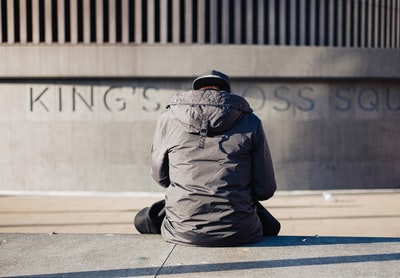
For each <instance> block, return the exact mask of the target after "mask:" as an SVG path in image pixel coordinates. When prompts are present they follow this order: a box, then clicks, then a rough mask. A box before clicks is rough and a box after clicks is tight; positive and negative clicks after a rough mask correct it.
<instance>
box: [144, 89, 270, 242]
mask: <svg viewBox="0 0 400 278" xmlns="http://www.w3.org/2000/svg"><path fill="white" fill-rule="evenodd" d="M151 164H152V176H153V178H154V180H155V181H156V182H157V183H159V184H160V185H161V186H163V187H166V188H167V191H166V193H165V199H166V217H165V219H164V221H163V224H162V227H161V233H162V236H163V237H164V239H165V240H167V241H169V242H173V243H179V244H186V245H199V246H235V245H241V244H247V243H255V242H257V241H258V240H260V239H261V238H262V233H263V232H262V226H261V223H260V220H259V218H258V216H257V214H256V206H255V202H256V201H258V200H266V199H269V198H270V197H272V195H273V194H274V192H275V190H276V182H275V176H274V170H273V166H272V161H271V155H270V151H269V147H268V144H267V140H266V137H265V134H264V130H263V127H262V124H261V121H260V119H259V118H258V117H257V116H256V115H255V114H253V113H252V109H251V108H250V106H249V104H248V102H247V101H246V100H245V99H244V98H242V97H241V96H238V95H234V94H231V93H229V92H225V91H216V90H204V91H201V90H195V91H185V92H180V93H178V94H177V95H175V96H174V97H173V98H172V100H171V101H170V102H169V103H168V105H167V108H166V110H165V111H163V112H162V114H161V115H160V118H159V120H158V123H157V128H156V131H155V134H154V139H153V146H152V163H151Z"/></svg>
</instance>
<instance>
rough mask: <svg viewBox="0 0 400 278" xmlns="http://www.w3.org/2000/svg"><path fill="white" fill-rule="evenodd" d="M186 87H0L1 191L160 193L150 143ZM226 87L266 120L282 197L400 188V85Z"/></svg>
mask: <svg viewBox="0 0 400 278" xmlns="http://www.w3.org/2000/svg"><path fill="white" fill-rule="evenodd" d="M228 73H229V72H228ZM190 86H191V80H189V79H187V80H168V79H148V80H132V81H127V80H124V81H118V80H113V81H96V80H86V81H82V80H75V81H73V80H69V81H65V82H58V83H57V82H56V83H54V82H52V81H50V80H48V81H40V82H31V83H25V82H23V83H19V84H15V83H8V84H4V83H0V134H2V136H0V149H1V150H2V155H1V156H0V166H1V167H0V190H23V191H32V190H33V191H36V190H41V191H48V190H51V191H100V192H104V191H105V192H109V191H145V192H149V191H158V192H160V191H162V190H163V189H162V188H161V187H159V186H158V185H156V184H155V183H154V182H153V181H152V179H151V176H150V173H149V172H150V170H149V169H150V150H151V142H152V136H153V134H154V129H155V125H156V121H157V118H158V116H159V114H160V113H161V112H162V111H163V110H164V107H165V105H166V104H167V103H168V100H169V99H170V97H171V96H172V94H174V93H176V92H177V91H180V90H184V89H188V88H190ZM232 86H233V88H234V92H235V93H237V94H239V95H242V96H244V97H245V98H246V99H247V100H248V101H249V102H250V104H251V106H252V107H253V109H254V112H255V114H256V115H257V116H259V117H260V118H261V120H262V122H263V125H264V128H265V131H266V134H267V138H268V140H269V144H270V149H271V153H272V158H273V161H274V165H275V172H276V177H277V182H278V186H279V189H280V190H309V189H324V190H325V189H354V188H362V189H371V188H399V187H400V184H399V180H400V148H398V142H399V141H400V133H399V132H397V130H398V126H399V119H400V114H399V109H400V97H399V96H400V94H399V92H400V84H399V82H396V81H386V82H382V81H368V82H367V81H358V82H347V81H340V82H339V81H324V82H317V81H307V82H306V81H297V82H294V81H283V80H282V81H273V82H272V81H266V80H233V81H232Z"/></svg>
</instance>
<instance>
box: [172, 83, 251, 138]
mask: <svg viewBox="0 0 400 278" xmlns="http://www.w3.org/2000/svg"><path fill="white" fill-rule="evenodd" d="M167 108H168V109H169V111H170V116H171V117H172V119H173V120H177V121H178V122H180V124H181V125H182V127H183V128H184V129H185V130H186V131H187V132H189V133H194V134H201V133H203V135H204V132H205V133H206V134H210V135H212V134H219V133H222V132H224V131H226V130H229V129H231V128H232V127H233V126H234V125H235V124H236V123H237V122H238V120H240V119H241V117H242V115H243V114H244V113H251V112H253V110H252V109H251V108H250V105H249V103H248V102H247V101H246V100H245V99H244V98H243V97H241V96H238V95H234V94H230V93H229V92H226V91H217V90H191V91H185V92H181V93H178V94H176V95H175V96H174V97H173V98H172V99H171V101H170V102H169V103H168V105H167ZM201 135H202V134H201Z"/></svg>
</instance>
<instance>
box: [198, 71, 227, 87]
mask: <svg viewBox="0 0 400 278" xmlns="http://www.w3.org/2000/svg"><path fill="white" fill-rule="evenodd" d="M192 86H193V90H199V89H201V88H219V89H220V90H223V91H227V92H230V91H231V85H230V81H229V77H228V76H227V75H226V74H224V73H222V72H220V71H217V70H210V71H207V72H205V73H203V74H202V75H200V76H199V77H197V78H196V79H195V80H194V81H193V85H192Z"/></svg>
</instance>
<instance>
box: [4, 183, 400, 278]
mask: <svg viewBox="0 0 400 278" xmlns="http://www.w3.org/2000/svg"><path fill="white" fill-rule="evenodd" d="M399 194H400V192H399V191H398V190H390V191H362V192H360V191H346V192H344V191H330V192H316V191H313V192H308V193H307V194H305V193H304V192H277V194H276V196H275V197H273V198H272V199H271V200H270V201H266V202H263V204H264V205H265V206H266V207H267V208H268V209H269V210H270V211H271V212H272V213H273V214H274V215H275V216H276V217H277V218H278V219H279V220H280V221H281V223H282V230H281V234H280V235H279V236H278V237H275V238H265V239H263V240H262V241H261V242H259V243H258V244H254V245H247V246H239V247H231V248H200V247H187V246H180V245H174V244H170V243H167V242H165V241H164V240H163V239H162V238H161V236H158V235H139V234H138V233H137V231H135V230H134V228H133V225H132V221H133V217H134V215H135V214H136V212H137V211H138V210H139V209H141V208H142V207H144V206H147V205H150V204H152V203H153V202H154V201H156V200H159V199H160V198H162V194H142V195H140V194H138V193H132V194H127V193H126V194H124V195H122V194H120V193H118V194H99V193H95V194H88V193H86V194H82V195H79V196H78V195H76V194H75V193H71V194H70V196H60V193H59V192H55V193H54V192H53V193H48V194H47V195H46V196H43V195H41V194H40V192H39V194H33V193H32V195H31V196H15V195H12V192H9V193H6V192H2V195H1V197H0V276H1V277H242V278H243V277H399V275H400V267H399V261H400V215H399V211H400V205H399V202H398V200H399Z"/></svg>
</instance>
